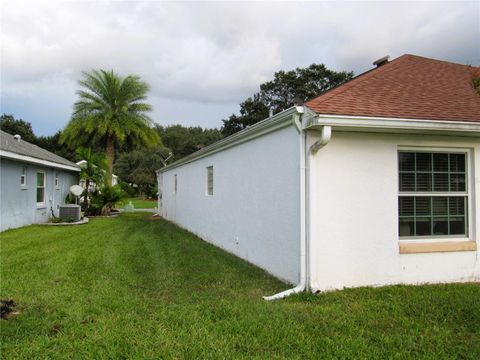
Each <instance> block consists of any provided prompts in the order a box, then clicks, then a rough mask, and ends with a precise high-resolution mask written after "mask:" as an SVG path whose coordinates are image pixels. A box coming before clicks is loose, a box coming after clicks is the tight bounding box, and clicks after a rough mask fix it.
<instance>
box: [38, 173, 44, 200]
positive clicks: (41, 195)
mask: <svg viewBox="0 0 480 360" xmlns="http://www.w3.org/2000/svg"><path fill="white" fill-rule="evenodd" d="M37 203H39V204H43V203H45V173H44V172H40V171H39V172H37Z"/></svg>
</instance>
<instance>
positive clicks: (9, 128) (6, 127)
mask: <svg viewBox="0 0 480 360" xmlns="http://www.w3.org/2000/svg"><path fill="white" fill-rule="evenodd" d="M0 130H3V131H5V132H7V133H9V134H11V135H17V134H18V135H20V136H21V137H22V139H23V140H25V141H28V142H29V143H32V144H35V141H36V140H37V137H36V136H35V134H34V133H33V129H32V124H30V123H29V122H28V121H24V120H23V119H15V117H14V116H13V115H7V114H3V115H2V116H0Z"/></svg>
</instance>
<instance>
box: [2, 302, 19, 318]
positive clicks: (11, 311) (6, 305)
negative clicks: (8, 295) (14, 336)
mask: <svg viewBox="0 0 480 360" xmlns="http://www.w3.org/2000/svg"><path fill="white" fill-rule="evenodd" d="M16 307H17V304H16V303H15V301H13V300H0V317H1V318H2V319H5V320H7V319H8V318H9V317H10V316H11V315H16V314H18V311H17V310H15V308H16Z"/></svg>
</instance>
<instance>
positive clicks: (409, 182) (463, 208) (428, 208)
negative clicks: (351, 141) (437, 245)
mask: <svg viewBox="0 0 480 360" xmlns="http://www.w3.org/2000/svg"><path fill="white" fill-rule="evenodd" d="M467 164H468V161H467V153H466V152H454V151H448V152H447V151H434V152H432V151H429V152H427V151H420V150H419V151H403V150H402V151H399V153H398V173H399V196H398V214H399V219H398V228H399V236H400V238H401V239H402V238H403V239H405V238H428V237H467V236H468V196H469V194H468V179H467V178H468V176H467V175H468V166H467Z"/></svg>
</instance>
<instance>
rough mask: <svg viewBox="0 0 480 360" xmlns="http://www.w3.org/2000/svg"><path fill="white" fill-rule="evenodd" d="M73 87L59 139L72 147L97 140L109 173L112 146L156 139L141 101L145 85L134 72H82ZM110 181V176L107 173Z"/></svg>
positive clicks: (147, 106)
mask: <svg viewBox="0 0 480 360" xmlns="http://www.w3.org/2000/svg"><path fill="white" fill-rule="evenodd" d="M79 84H80V86H81V87H82V89H81V90H78V91H77V95H78V96H79V100H78V101H77V102H76V103H75V105H74V111H73V114H72V117H71V120H70V122H69V123H68V125H67V126H66V128H65V130H64V131H63V134H62V138H61V141H62V142H66V143H67V144H69V145H70V146H72V147H78V146H88V147H91V146H92V144H100V145H101V146H102V147H103V149H104V150H105V153H106V158H107V161H108V170H109V175H111V174H112V171H113V162H114V158H115V149H116V148H118V147H120V146H122V145H124V144H130V145H133V146H153V145H155V144H158V143H159V140H160V139H159V137H158V134H157V132H155V131H153V130H152V125H153V122H152V120H151V119H150V117H149V116H148V115H147V113H148V112H150V111H151V110H152V107H151V106H150V104H148V103H146V102H144V100H146V98H147V92H148V90H149V86H148V85H147V83H145V82H143V81H141V79H140V78H139V77H138V76H136V75H128V76H126V77H122V76H120V75H118V74H116V73H114V72H113V71H105V70H99V71H97V70H92V71H91V72H84V73H83V79H82V80H80V81H79ZM107 181H109V183H110V184H111V176H108V177H107Z"/></svg>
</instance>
